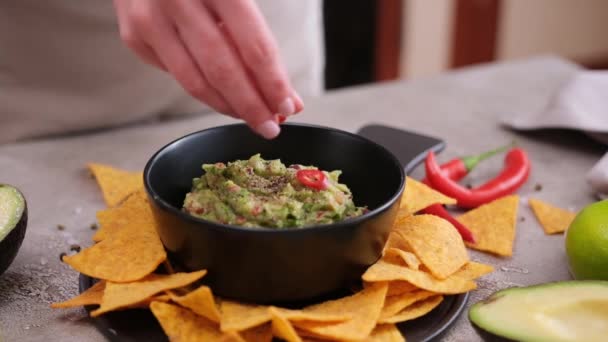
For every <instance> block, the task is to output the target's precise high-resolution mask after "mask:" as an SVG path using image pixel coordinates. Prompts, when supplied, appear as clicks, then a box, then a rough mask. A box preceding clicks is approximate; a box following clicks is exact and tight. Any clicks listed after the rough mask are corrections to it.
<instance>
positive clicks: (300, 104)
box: [293, 91, 304, 113]
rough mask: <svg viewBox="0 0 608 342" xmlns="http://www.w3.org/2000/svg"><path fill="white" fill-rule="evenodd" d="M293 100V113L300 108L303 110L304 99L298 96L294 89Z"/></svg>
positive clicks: (297, 111) (299, 110)
mask: <svg viewBox="0 0 608 342" xmlns="http://www.w3.org/2000/svg"><path fill="white" fill-rule="evenodd" d="M293 99H294V100H293V101H294V104H295V107H296V110H295V113H299V112H301V111H302V110H304V101H302V98H301V97H300V95H298V93H296V92H295V91H294V93H293Z"/></svg>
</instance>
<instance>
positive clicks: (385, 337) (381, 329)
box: [366, 324, 405, 342]
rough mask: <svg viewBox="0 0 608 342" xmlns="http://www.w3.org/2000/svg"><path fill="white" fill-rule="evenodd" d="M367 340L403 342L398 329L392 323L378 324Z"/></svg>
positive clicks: (403, 339)
mask: <svg viewBox="0 0 608 342" xmlns="http://www.w3.org/2000/svg"><path fill="white" fill-rule="evenodd" d="M366 341H368V342H405V337H403V335H401V332H400V331H399V329H397V326H395V325H394V324H378V325H377V326H376V327H375V328H374V330H373V331H372V333H371V335H370V336H369V338H368V339H366Z"/></svg>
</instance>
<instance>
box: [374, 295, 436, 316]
mask: <svg viewBox="0 0 608 342" xmlns="http://www.w3.org/2000/svg"><path fill="white" fill-rule="evenodd" d="M442 301H443V296H441V295H439V296H434V297H430V298H427V299H424V300H422V301H419V302H417V303H414V304H412V305H410V306H408V307H406V308H405V309H403V310H402V311H401V312H399V313H397V314H396V315H394V316H392V317H390V318H385V319H381V320H379V321H378V323H399V322H405V321H409V320H412V319H416V318H418V317H421V316H424V315H426V314H427V313H429V312H431V310H433V309H434V308H436V307H437V306H438V305H439V304H441V302H442Z"/></svg>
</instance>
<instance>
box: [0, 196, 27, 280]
mask: <svg viewBox="0 0 608 342" xmlns="http://www.w3.org/2000/svg"><path fill="white" fill-rule="evenodd" d="M24 201H25V199H24ZM26 227H27V203H24V208H23V213H22V214H21V219H20V220H19V222H18V223H17V225H16V226H15V228H13V230H12V231H11V232H10V233H9V234H8V235H7V236H6V237H5V238H4V240H2V241H0V276H1V275H2V274H3V273H4V271H6V269H8V267H9V266H10V265H11V263H12V262H13V260H14V259H15V257H16V256H17V252H18V251H19V248H20V247H21V243H22V242H23V239H24V238H25V230H26Z"/></svg>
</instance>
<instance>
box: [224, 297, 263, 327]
mask: <svg viewBox="0 0 608 342" xmlns="http://www.w3.org/2000/svg"><path fill="white" fill-rule="evenodd" d="M220 312H221V321H220V329H221V330H222V331H243V330H247V329H250V328H253V327H255V326H258V325H260V324H263V323H266V322H269V321H270V320H271V317H270V312H268V307H267V306H264V305H254V304H247V303H239V302H234V301H230V300H223V301H222V302H221V303H220Z"/></svg>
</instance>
